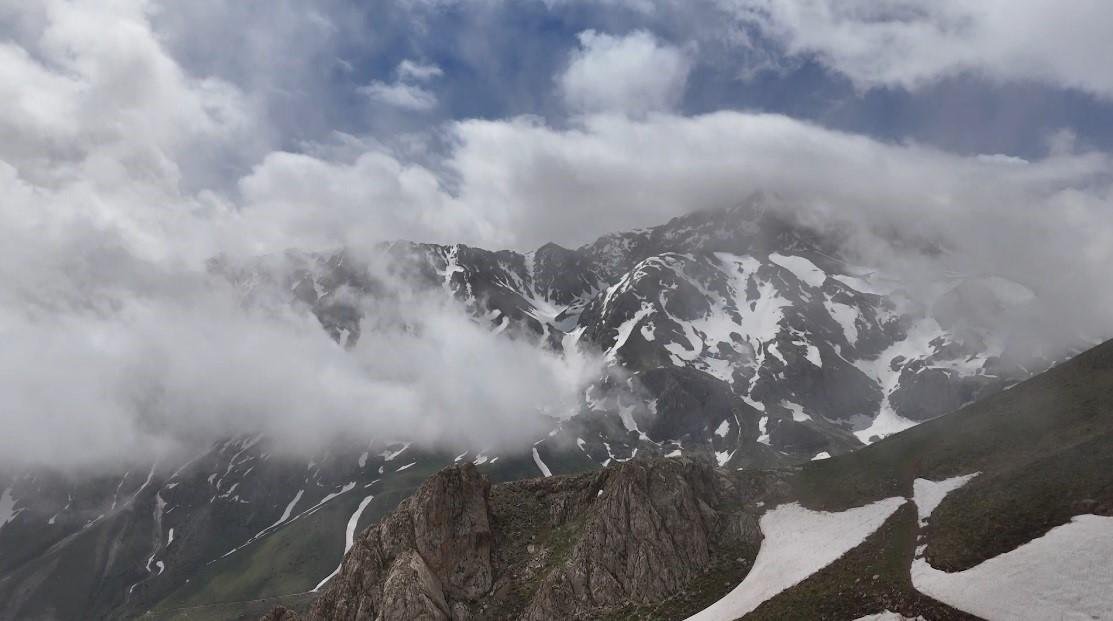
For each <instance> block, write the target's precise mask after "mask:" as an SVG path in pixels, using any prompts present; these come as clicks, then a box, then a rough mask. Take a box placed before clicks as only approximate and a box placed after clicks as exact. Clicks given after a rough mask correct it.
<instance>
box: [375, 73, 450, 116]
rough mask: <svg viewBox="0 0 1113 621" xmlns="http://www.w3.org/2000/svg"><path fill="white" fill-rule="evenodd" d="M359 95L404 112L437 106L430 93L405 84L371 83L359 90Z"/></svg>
mask: <svg viewBox="0 0 1113 621" xmlns="http://www.w3.org/2000/svg"><path fill="white" fill-rule="evenodd" d="M359 93H360V94H362V95H366V96H367V97H368V98H369V99H371V100H372V101H376V102H379V103H382V104H386V105H388V106H395V107H398V108H404V109H406V110H417V111H426V110H432V109H433V108H434V107H436V105H437V96H436V95H434V94H433V93H432V92H431V91H429V90H426V89H424V88H422V87H420V86H417V85H414V84H406V83H405V82H394V83H390V84H388V83H386V82H380V81H378V80H375V81H372V82H371V83H370V84H368V85H366V86H361V87H360V88H359Z"/></svg>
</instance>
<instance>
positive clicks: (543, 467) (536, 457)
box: [533, 446, 553, 477]
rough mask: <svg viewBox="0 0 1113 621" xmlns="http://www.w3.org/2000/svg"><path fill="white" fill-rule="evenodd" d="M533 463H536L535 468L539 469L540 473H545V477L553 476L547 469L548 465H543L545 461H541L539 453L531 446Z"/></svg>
mask: <svg viewBox="0 0 1113 621" xmlns="http://www.w3.org/2000/svg"><path fill="white" fill-rule="evenodd" d="M533 463H535V464H537V469H538V470H540V471H541V474H543V475H545V476H546V477H551V476H553V473H552V471H551V470H549V467H548V466H546V465H545V462H543V461H541V455H540V454H539V453H538V452H537V447H536V446H535V447H533Z"/></svg>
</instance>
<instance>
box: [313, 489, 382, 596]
mask: <svg viewBox="0 0 1113 621" xmlns="http://www.w3.org/2000/svg"><path fill="white" fill-rule="evenodd" d="M374 499H375V496H374V495H370V496H367V497H366V498H364V499H363V500H361V501H360V502H359V507H356V510H355V513H353V514H352V517H350V518H348V526H347V527H346V528H345V529H344V554H347V553H348V550H351V549H352V545H353V544H354V543H355V541H356V527H357V526H358V525H359V518H360V516H361V515H363V511H364V510H365V509H367V505H369V504H371V501H372V500H374ZM343 566H344V557H343V555H341V558H340V564H339V565H337V566H336V569H334V570H332V573H331V574H329V575H327V576H325V578H324V580H321V581H320V582H318V583H317V586H315V587H313V590H314V591H320V590H321V587H323V586H325V584H326V583H327V582H328V581H329V580H332V578H333V576H335V575H336V574H338V573H340V568H341V567H343Z"/></svg>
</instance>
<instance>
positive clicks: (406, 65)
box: [396, 58, 444, 82]
mask: <svg viewBox="0 0 1113 621" xmlns="http://www.w3.org/2000/svg"><path fill="white" fill-rule="evenodd" d="M396 72H397V73H398V79H399V80H403V81H405V80H412V81H416V82H424V81H426V80H431V79H433V78H439V77H441V76H442V75H444V71H442V70H441V68H440V67H438V66H436V65H433V64H422V63H419V62H416V61H413V60H410V59H409V58H407V59H405V60H403V61H402V62H400V63H398V69H397V70H396Z"/></svg>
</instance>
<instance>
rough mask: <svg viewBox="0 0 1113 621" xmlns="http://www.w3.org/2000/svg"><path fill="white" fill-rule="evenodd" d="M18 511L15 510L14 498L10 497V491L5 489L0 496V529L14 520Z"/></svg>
mask: <svg viewBox="0 0 1113 621" xmlns="http://www.w3.org/2000/svg"><path fill="white" fill-rule="evenodd" d="M20 511H23V510H22V509H20V510H19V511H16V509H15V498H13V497H12V490H10V489H5V490H4V493H3V494H0V528H4V525H5V524H7V523H8V522H11V521H12V520H14V519H15V516H17V515H19V513H20Z"/></svg>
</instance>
